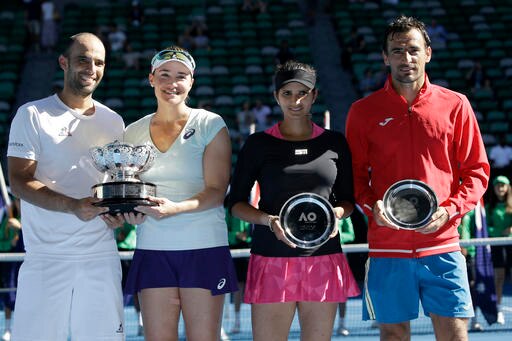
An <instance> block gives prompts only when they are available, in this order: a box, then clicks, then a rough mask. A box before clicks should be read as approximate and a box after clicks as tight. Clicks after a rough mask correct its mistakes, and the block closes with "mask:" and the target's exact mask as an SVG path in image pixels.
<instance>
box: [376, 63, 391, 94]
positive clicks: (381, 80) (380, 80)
mask: <svg viewBox="0 0 512 341" xmlns="http://www.w3.org/2000/svg"><path fill="white" fill-rule="evenodd" d="M388 74H389V70H388V67H387V65H386V64H384V63H382V64H381V65H380V68H379V70H378V71H377V72H375V75H374V76H373V77H374V79H375V89H374V90H377V89H380V88H382V87H383V86H384V84H385V83H386V80H387V79H388Z"/></svg>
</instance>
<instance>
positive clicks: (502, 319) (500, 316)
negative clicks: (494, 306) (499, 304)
mask: <svg viewBox="0 0 512 341" xmlns="http://www.w3.org/2000/svg"><path fill="white" fill-rule="evenodd" d="M496 322H497V323H498V324H501V325H503V324H505V315H503V312H502V311H498V320H496Z"/></svg>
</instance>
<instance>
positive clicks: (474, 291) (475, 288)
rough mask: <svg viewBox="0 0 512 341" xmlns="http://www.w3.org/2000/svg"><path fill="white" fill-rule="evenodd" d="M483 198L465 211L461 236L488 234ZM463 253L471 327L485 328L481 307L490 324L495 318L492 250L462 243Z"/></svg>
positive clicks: (480, 236) (470, 236)
mask: <svg viewBox="0 0 512 341" xmlns="http://www.w3.org/2000/svg"><path fill="white" fill-rule="evenodd" d="M482 203H483V200H482V201H481V202H479V203H478V204H477V206H476V207H475V209H474V210H472V211H470V212H468V213H466V214H465V215H464V217H463V218H462V220H461V224H460V226H459V228H458V230H459V234H460V239H461V240H468V239H473V238H487V237H488V231H487V228H486V226H487V225H486V222H485V221H483V220H484V219H485V215H484V214H485V209H484V208H483V207H482V206H481V205H482ZM461 252H462V254H463V255H464V256H465V257H466V264H467V270H468V280H469V288H470V290H471V299H472V301H473V310H474V312H475V316H473V317H472V318H471V322H470V324H469V330H470V331H473V332H479V331H482V330H483V327H482V325H481V324H480V322H478V310H480V311H481V312H482V314H483V316H484V317H485V319H486V320H487V322H488V323H489V324H492V323H494V322H496V319H497V306H496V291H495V288H494V272H493V270H492V259H491V250H490V248H489V246H488V245H487V246H485V245H484V246H474V245H470V246H467V247H461Z"/></svg>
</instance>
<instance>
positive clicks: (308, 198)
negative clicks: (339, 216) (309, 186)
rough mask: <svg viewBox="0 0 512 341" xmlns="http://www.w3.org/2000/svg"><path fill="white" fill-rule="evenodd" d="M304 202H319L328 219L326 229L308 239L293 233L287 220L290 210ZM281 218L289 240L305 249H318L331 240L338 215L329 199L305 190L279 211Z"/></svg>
mask: <svg viewBox="0 0 512 341" xmlns="http://www.w3.org/2000/svg"><path fill="white" fill-rule="evenodd" d="M302 203H314V204H317V205H318V206H319V207H320V208H321V209H322V211H323V212H324V213H325V216H326V220H327V224H326V227H325V231H324V232H323V233H322V234H321V235H320V236H319V237H318V238H316V239H313V240H308V241H305V240H302V239H299V238H297V237H296V236H295V235H293V233H292V231H291V229H290V228H289V226H288V223H287V220H288V217H289V214H290V212H291V211H292V210H293V208H295V207H296V206H297V205H299V204H302ZM279 220H280V222H281V226H282V227H283V229H284V232H285V235H286V238H288V240H290V241H291V242H292V243H294V244H295V245H297V246H298V247H300V248H303V249H316V248H318V247H320V246H321V245H323V244H324V243H325V242H327V241H328V240H329V236H330V235H331V233H332V232H333V230H334V228H335V221H336V217H335V216H334V209H333V207H332V205H331V203H330V202H329V201H328V200H326V199H325V198H324V197H322V196H320V195H318V194H315V193H309V192H305V193H299V194H296V195H294V196H292V197H291V198H289V199H288V200H287V201H286V202H285V203H284V205H283V206H282V207H281V210H280V212H279Z"/></svg>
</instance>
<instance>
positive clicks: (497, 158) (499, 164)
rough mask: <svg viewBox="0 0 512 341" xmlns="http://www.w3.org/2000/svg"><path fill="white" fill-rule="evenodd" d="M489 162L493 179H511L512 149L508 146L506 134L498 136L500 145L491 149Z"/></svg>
mask: <svg viewBox="0 0 512 341" xmlns="http://www.w3.org/2000/svg"><path fill="white" fill-rule="evenodd" d="M489 161H490V162H491V173H492V176H493V177H494V176H497V175H505V176H507V177H510V176H511V175H512V147H511V146H509V145H507V140H506V137H505V135H504V134H501V135H500V136H498V144H496V145H495V146H493V147H491V149H490V151H489Z"/></svg>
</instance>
